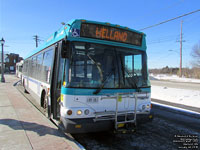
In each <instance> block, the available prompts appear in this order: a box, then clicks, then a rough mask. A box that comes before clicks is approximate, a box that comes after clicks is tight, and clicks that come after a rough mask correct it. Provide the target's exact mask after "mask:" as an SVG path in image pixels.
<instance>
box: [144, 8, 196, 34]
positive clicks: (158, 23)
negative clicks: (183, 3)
mask: <svg viewBox="0 0 200 150" xmlns="http://www.w3.org/2000/svg"><path fill="white" fill-rule="evenodd" d="M198 11H200V9H198V10H195V11H192V12H189V13H187V14H183V15H181V16H178V17H174V18H172V19H168V20H165V21H162V22H160V23H157V24H154V25H151V26H148V27H145V28H142V29H140V31H142V30H145V29H149V28H152V27H155V26H158V25H161V24H164V23H167V22H169V21H172V20H176V19H179V18H182V17H185V16H188V15H191V14H193V13H196V12H198Z"/></svg>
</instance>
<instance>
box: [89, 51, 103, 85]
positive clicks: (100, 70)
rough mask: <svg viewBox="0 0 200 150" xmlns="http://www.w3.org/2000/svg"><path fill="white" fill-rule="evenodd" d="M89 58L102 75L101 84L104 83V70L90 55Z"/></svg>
mask: <svg viewBox="0 0 200 150" xmlns="http://www.w3.org/2000/svg"><path fill="white" fill-rule="evenodd" d="M87 56H88V58H89V59H90V60H91V61H92V62H93V63H94V64H95V65H96V66H97V69H98V70H99V73H100V78H101V82H103V72H102V69H101V67H100V64H99V63H97V62H96V61H95V60H94V59H93V58H92V57H91V56H90V55H89V54H87Z"/></svg>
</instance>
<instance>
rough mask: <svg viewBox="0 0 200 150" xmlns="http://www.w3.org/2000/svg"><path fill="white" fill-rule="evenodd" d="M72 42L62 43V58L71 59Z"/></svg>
mask: <svg viewBox="0 0 200 150" xmlns="http://www.w3.org/2000/svg"><path fill="white" fill-rule="evenodd" d="M70 51H71V48H70V42H69V41H62V47H61V57H62V58H69V57H70Z"/></svg>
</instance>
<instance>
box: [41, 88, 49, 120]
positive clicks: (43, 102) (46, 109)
mask: <svg viewBox="0 0 200 150" xmlns="http://www.w3.org/2000/svg"><path fill="white" fill-rule="evenodd" d="M41 106H42V107H43V108H44V113H45V116H46V117H47V118H50V110H49V107H48V106H49V104H48V97H47V96H46V92H45V91H42V96H41Z"/></svg>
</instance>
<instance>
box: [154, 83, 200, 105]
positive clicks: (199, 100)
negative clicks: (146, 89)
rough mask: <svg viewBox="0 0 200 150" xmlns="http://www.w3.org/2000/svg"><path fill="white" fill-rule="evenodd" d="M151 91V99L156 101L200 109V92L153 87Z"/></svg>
mask: <svg viewBox="0 0 200 150" xmlns="http://www.w3.org/2000/svg"><path fill="white" fill-rule="evenodd" d="M151 91H152V93H151V97H152V98H154V99H159V100H163V101H167V102H172V103H177V104H182V105H187V106H192V107H198V108H200V90H199V91H197V90H186V89H177V88H168V87H165V86H153V85H152V87H151Z"/></svg>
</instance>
